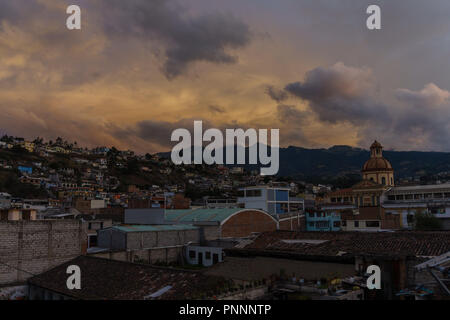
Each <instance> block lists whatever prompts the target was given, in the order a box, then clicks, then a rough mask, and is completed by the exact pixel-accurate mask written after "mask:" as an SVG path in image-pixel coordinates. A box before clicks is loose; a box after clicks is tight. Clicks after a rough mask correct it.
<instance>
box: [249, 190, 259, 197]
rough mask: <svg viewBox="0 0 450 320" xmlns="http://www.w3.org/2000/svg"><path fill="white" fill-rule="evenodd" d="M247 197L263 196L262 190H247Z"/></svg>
mask: <svg viewBox="0 0 450 320" xmlns="http://www.w3.org/2000/svg"><path fill="white" fill-rule="evenodd" d="M246 196H247V197H261V190H247V192H246Z"/></svg>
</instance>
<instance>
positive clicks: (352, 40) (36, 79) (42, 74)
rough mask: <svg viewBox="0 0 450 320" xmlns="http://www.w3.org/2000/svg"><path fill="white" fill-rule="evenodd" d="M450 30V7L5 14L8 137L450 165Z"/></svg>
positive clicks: (124, 8)
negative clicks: (204, 129) (204, 143)
mask: <svg viewBox="0 0 450 320" xmlns="http://www.w3.org/2000/svg"><path fill="white" fill-rule="evenodd" d="M69 4H77V5H79V6H80V7H81V10H82V30H81V31H77V30H75V31H69V30H67V28H66V22H65V21H66V18H67V14H66V8H67V6H68V5H69ZM370 4H378V5H380V7H381V9H382V30H379V31H369V30H368V29H367V28H366V18H367V14H366V8H367V7H368V6H369V5H370ZM449 17H450V1H448V0H432V1H423V0H408V1H401V0H388V1H377V0H370V1H366V0H339V1H336V0H327V1H325V0H314V1H312V0H277V1H274V0H257V1H256V0H183V1H181V0H180V1H178V0H127V1H124V0H84V1H83V0H70V1H65V0H0V133H8V134H10V135H17V136H23V137H25V138H28V139H31V138H34V137H36V136H41V137H44V138H46V139H55V138H56V137H57V136H62V137H64V138H65V139H68V140H76V141H77V142H78V144H81V145H85V146H96V145H107V146H116V147H117V148H121V149H128V148H130V149H133V150H136V151H138V152H141V153H143V152H157V151H167V150H169V149H170V146H171V145H173V143H171V142H170V134H171V132H172V130H174V129H176V128H188V129H189V128H192V126H193V120H203V121H204V122H205V123H207V125H208V126H209V127H217V128H267V129H270V128H279V129H280V144H281V146H289V145H295V146H302V147H314V148H317V147H329V146H332V145H337V144H339V145H342V144H347V145H352V146H358V147H364V148H367V147H368V146H369V145H370V143H371V142H372V141H373V140H374V139H377V140H379V141H381V142H382V143H383V145H384V146H385V147H386V148H388V149H395V150H434V151H450V19H449Z"/></svg>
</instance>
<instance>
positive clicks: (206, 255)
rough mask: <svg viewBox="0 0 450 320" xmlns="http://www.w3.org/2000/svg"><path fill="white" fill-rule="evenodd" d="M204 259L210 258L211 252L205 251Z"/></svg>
mask: <svg viewBox="0 0 450 320" xmlns="http://www.w3.org/2000/svg"><path fill="white" fill-rule="evenodd" d="M205 259H208V260H211V252H209V251H208V252H205Z"/></svg>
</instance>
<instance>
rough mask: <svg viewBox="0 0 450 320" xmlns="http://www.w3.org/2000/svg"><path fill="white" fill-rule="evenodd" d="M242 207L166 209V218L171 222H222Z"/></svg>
mask: <svg viewBox="0 0 450 320" xmlns="http://www.w3.org/2000/svg"><path fill="white" fill-rule="evenodd" d="M241 210H243V209H242V208H223V209H205V208H199V209H183V210H166V220H167V221H171V222H222V221H224V220H225V219H227V218H228V217H230V216H231V215H233V214H235V213H236V212H238V211H241Z"/></svg>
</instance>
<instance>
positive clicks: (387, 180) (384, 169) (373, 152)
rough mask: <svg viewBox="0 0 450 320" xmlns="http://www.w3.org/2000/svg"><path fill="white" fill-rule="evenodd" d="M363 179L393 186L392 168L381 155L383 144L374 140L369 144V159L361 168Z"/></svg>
mask: <svg viewBox="0 0 450 320" xmlns="http://www.w3.org/2000/svg"><path fill="white" fill-rule="evenodd" d="M362 176H363V180H370V181H373V182H375V183H377V184H381V185H385V186H394V169H393V168H392V165H391V163H390V162H389V161H388V160H386V159H385V158H384V157H383V146H382V145H381V144H380V143H379V142H378V141H376V140H375V142H374V143H372V145H371V146H370V159H369V160H367V161H366V163H365V164H364V166H363V169H362Z"/></svg>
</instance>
